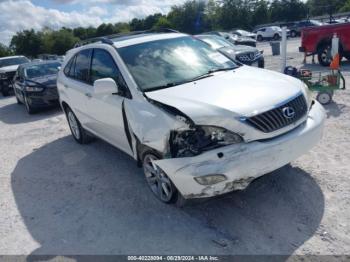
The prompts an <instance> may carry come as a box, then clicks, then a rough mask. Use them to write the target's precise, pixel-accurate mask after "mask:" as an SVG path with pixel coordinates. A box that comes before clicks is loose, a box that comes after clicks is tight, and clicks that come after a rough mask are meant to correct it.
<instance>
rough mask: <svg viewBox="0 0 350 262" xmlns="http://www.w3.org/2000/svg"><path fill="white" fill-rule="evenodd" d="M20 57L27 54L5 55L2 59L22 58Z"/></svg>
mask: <svg viewBox="0 0 350 262" xmlns="http://www.w3.org/2000/svg"><path fill="white" fill-rule="evenodd" d="M20 57H25V56H23V55H14V56H5V57H1V58H0V61H1V60H5V59H11V58H20Z"/></svg>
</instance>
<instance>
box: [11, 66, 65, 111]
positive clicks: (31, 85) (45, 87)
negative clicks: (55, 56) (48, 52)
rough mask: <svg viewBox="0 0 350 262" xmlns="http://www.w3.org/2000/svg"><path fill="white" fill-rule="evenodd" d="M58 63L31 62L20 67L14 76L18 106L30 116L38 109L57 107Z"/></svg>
mask: <svg viewBox="0 0 350 262" xmlns="http://www.w3.org/2000/svg"><path fill="white" fill-rule="evenodd" d="M60 66H61V63H60V62H58V61H43V62H33V63H26V64H23V65H20V66H19V67H18V69H17V72H16V74H15V76H14V84H13V87H14V92H15V96H16V99H17V103H18V104H24V105H25V108H26V110H27V112H28V113H29V114H32V113H34V112H36V111H37V110H38V109H40V108H46V107H50V106H54V105H58V92H57V84H56V83H57V73H58V70H59V68H60Z"/></svg>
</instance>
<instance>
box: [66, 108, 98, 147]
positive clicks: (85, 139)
mask: <svg viewBox="0 0 350 262" xmlns="http://www.w3.org/2000/svg"><path fill="white" fill-rule="evenodd" d="M65 113H66V117H67V121H68V125H69V128H70V131H71V133H72V136H73V138H74V140H75V141H77V142H78V143H79V144H87V143H89V142H91V140H92V137H91V136H90V135H89V134H88V133H87V132H86V130H85V129H84V128H83V127H82V126H81V124H80V122H79V120H78V118H77V117H76V116H75V114H74V113H73V111H72V110H71V109H70V108H66V110H65Z"/></svg>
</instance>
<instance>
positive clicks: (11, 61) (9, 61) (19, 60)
mask: <svg viewBox="0 0 350 262" xmlns="http://www.w3.org/2000/svg"><path fill="white" fill-rule="evenodd" d="M28 62H29V60H28V59H27V58H26V57H14V58H6V59H1V60H0V67H5V66H13V65H21V64H25V63H28Z"/></svg>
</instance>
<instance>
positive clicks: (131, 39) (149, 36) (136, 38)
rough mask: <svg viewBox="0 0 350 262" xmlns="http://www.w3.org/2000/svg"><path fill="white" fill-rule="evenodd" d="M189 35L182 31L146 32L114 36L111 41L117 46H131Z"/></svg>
mask: <svg viewBox="0 0 350 262" xmlns="http://www.w3.org/2000/svg"><path fill="white" fill-rule="evenodd" d="M184 36H188V35H187V34H182V33H145V34H138V35H130V36H122V37H116V38H112V39H111V41H113V43H114V46H115V47H117V48H121V47H126V46H131V45H137V44H142V43H147V42H152V41H157V40H164V39H172V38H178V37H184Z"/></svg>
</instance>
